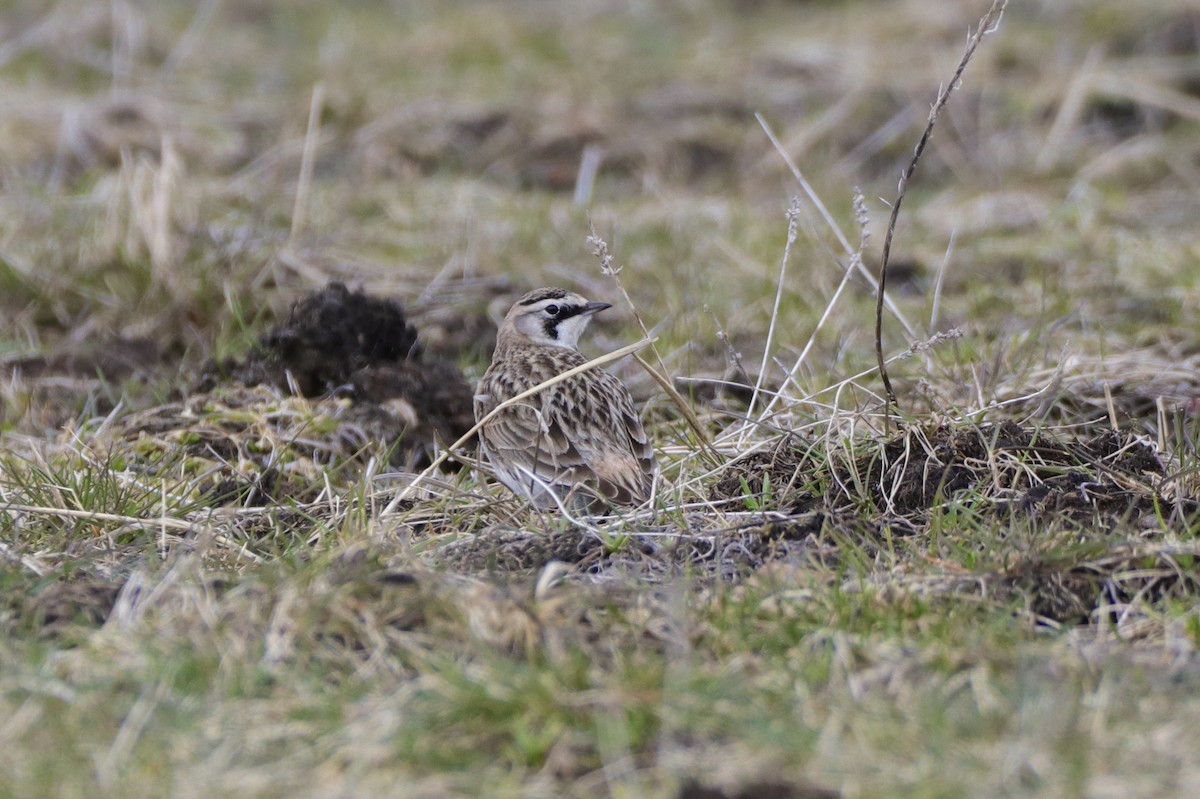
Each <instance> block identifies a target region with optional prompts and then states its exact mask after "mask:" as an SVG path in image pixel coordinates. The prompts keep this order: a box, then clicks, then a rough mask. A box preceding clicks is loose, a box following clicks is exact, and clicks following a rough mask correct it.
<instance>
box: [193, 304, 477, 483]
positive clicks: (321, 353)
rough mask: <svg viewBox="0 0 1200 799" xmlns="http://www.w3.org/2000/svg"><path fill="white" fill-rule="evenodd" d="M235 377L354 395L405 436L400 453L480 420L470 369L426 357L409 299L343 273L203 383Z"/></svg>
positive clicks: (363, 410) (371, 424) (362, 407)
mask: <svg viewBox="0 0 1200 799" xmlns="http://www.w3.org/2000/svg"><path fill="white" fill-rule="evenodd" d="M225 380H233V381H236V382H238V383H242V384H243V385H247V386H254V385H260V384H268V385H273V386H276V387H278V388H280V389H282V390H285V391H287V390H292V389H293V388H294V389H295V390H296V391H298V392H299V393H300V394H302V395H303V396H305V397H319V396H325V395H330V394H335V395H338V396H347V397H350V398H352V399H353V400H354V401H355V408H354V410H353V412H352V414H351V415H352V416H354V417H355V418H356V419H357V421H359V422H360V423H364V424H366V426H367V427H368V428H369V429H372V430H373V431H377V432H378V434H379V435H381V436H383V437H384V438H386V439H389V440H398V441H400V442H401V449H400V450H399V452H398V456H397V457H396V458H394V459H393V460H394V461H411V460H414V458H413V457H412V455H413V454H414V453H418V452H421V451H425V450H427V449H428V448H429V446H430V445H431V444H432V443H433V442H434V440H435V439H441V440H442V441H443V442H444V443H450V442H452V441H454V440H456V439H458V438H459V437H460V436H462V435H463V434H464V433H465V432H466V431H467V430H468V429H470V427H471V425H472V424H474V414H473V411H472V400H471V387H470V386H469V385H468V383H467V381H466V378H464V377H463V374H462V372H461V370H459V368H458V366H457V365H456V364H454V363H452V362H450V361H447V360H442V359H434V358H427V357H425V354H424V352H423V350H422V347H421V345H420V343H419V342H418V340H417V330H416V328H414V327H413V326H412V325H411V324H409V322H408V320H407V318H406V315H405V313H404V309H403V308H402V307H401V306H400V305H399V303H396V302H394V301H393V300H389V299H383V298H378V297H371V296H368V295H366V294H363V293H362V292H359V291H350V290H349V289H347V288H346V286H344V285H343V284H341V283H336V282H335V283H330V284H329V285H328V286H326V287H325V288H324V289H322V290H321V291H318V292H316V293H314V294H310V295H309V296H307V297H305V298H304V299H302V300H300V301H299V302H297V303H296V305H295V306H294V307H293V308H292V312H291V314H290V316H289V317H288V319H287V321H286V322H283V323H282V324H279V325H276V326H275V327H273V328H271V330H269V331H268V332H267V333H266V334H265V335H264V336H262V338H261V339H260V340H259V342H258V344H257V345H255V346H254V347H253V348H252V349H251V350H250V352H249V353H248V354H247V356H246V358H245V359H244V360H242V361H233V360H227V361H225V362H222V363H220V364H216V365H214V367H213V368H212V369H210V370H209V371H208V372H207V373H206V374H205V376H204V377H203V379H202V381H201V385H200V387H199V388H200V390H205V391H207V390H211V389H212V388H214V387H215V386H216V385H217V384H219V383H221V382H224V381H225ZM418 459H419V458H418Z"/></svg>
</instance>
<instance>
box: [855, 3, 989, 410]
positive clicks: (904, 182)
mask: <svg viewBox="0 0 1200 799" xmlns="http://www.w3.org/2000/svg"><path fill="white" fill-rule="evenodd" d="M1007 5H1008V0H993V2H992V7H991V8H990V9H988V12H987V13H986V14H984V15H983V18H982V19H980V20H979V27H978V28H977V29H976V30H975V33H973V34H972V35H971V36H970V38H969V39H967V49H966V51H965V52H963V56H962V59H961V60H960V61H959V62H958V67H957V68H955V70H954V75H953V76H952V77H951V78H950V82H949V83H948V84H946V85H945V86H943V87H942V88H941V90H940V91H939V92H938V96H937V100H935V101H934V103H933V107H932V108H930V109H929V122H928V123H927V124H926V125H925V131H924V132H923V133H922V134H921V139H920V141H918V142H917V147H916V149H915V150H914V151H913V157H912V160H911V161H909V162H908V168H907V169H905V170H904V174H902V175H901V176H900V183H899V185H898V186H897V187H896V201H895V202H894V203H892V214H891V216H890V217H889V218H888V226H887V235H886V236H885V237H884V239H883V255H882V256H881V257H880V260H879V278H878V280H877V281H876V283H877V285H876V293H875V360H876V362H877V363H878V365H879V377H880V378H881V379H882V380H883V389H884V392H885V394H886V395H887V404H886V405H885V406H884V426H885V427H886V426H887V424H888V421H887V420H888V417H889V415H890V413H891V407H892V406H893V405H895V404H896V391H895V390H894V389H893V388H892V381H891V379H890V378H889V377H888V371H887V363H886V361H885V360H884V357H883V301H884V292H885V290H886V287H887V267H888V257H889V256H890V255H891V252H892V237H893V236H894V235H895V232H896V219H897V217H898V216H899V215H900V204H901V203H903V202H904V195H905V194H906V193H907V191H908V181H909V179H911V178H912V175H913V172H914V171H916V168H917V162H918V161H920V160H921V155H922V154H923V153H924V152H925V145H927V144H928V143H929V139H930V137H931V136H932V135H933V128H934V125H936V124H937V120H938V115H939V114H941V112H942V109H943V108H945V106H946V102H947V101H948V100H949V99H950V95H951V93H953V91H954V90H955V89H956V88H958V86H959V82H960V81H961V79H962V74H963V71H964V70H965V69H966V68H967V64H968V63H970V61H971V58H972V57H973V56H974V55H975V48H976V47H978V46H979V43H980V42H981V41H983V37H984V36H987V35H988V34H989V33H991V32H993V31H994V30H996V26H997V25H999V24H1000V17H1001V16H1003V14H1004V9H1005V7H1006V6H1007Z"/></svg>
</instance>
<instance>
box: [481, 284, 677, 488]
mask: <svg viewBox="0 0 1200 799" xmlns="http://www.w3.org/2000/svg"><path fill="white" fill-rule="evenodd" d="M611 307H612V305H611V304H609V303H606V302H591V301H589V300H588V299H586V298H585V297H582V296H580V295H579V294H576V293H574V292H571V291H568V290H566V289H561V288H539V289H535V290H533V291H530V292H529V293H528V294H526V295H525V296H523V297H521V299H519V300H517V302H516V303H515V304H514V305H513V306H512V309H511V310H509V312H508V314H507V315H506V316H505V317H504V321H503V322H502V323H501V324H500V329H499V331H498V333H497V335H496V349H495V352H494V353H493V355H492V361H491V365H490V366H489V367H488V369H487V371H486V372H484V375H483V377H482V378H481V379H480V381H479V386H478V389H477V392H476V394H475V398H474V407H475V420H476V422H480V421H482V420H483V419H484V417H485V416H487V415H488V414H489V413H491V411H492V410H494V409H495V408H496V407H497V406H498V405H500V404H501V403H502V402H504V401H505V400H508V399H510V398H512V397H515V396H517V395H518V394H520V393H521V392H523V391H526V390H528V389H531V388H533V387H534V386H536V385H538V384H539V383H541V382H543V381H545V380H548V379H549V378H552V377H554V376H555V375H559V374H562V373H563V372H565V371H567V370H569V369H571V368H573V367H576V366H579V365H581V364H584V363H586V362H587V359H586V358H585V357H584V356H583V355H582V354H580V352H579V349H578V344H579V337H580V335H582V334H583V331H584V329H585V328H586V327H587V326H588V323H589V322H590V321H591V319H592V317H593V316H594V315H595V314H597V313H599V312H600V311H603V310H605V309H606V308H611ZM479 441H480V446H481V449H482V452H483V455H484V457H485V458H486V459H487V461H488V462H489V463H490V464H491V466H492V469H493V470H494V472H495V474H496V477H497V478H498V479H499V480H500V482H502V483H503V484H504V485H506V486H507V487H508V488H509V489H510V490H512V491H513V492H514V493H515V494H517V495H519V496H522V497H524V498H526V499H528V500H530V501H531V502H532V503H533V504H534V506H536V507H539V508H551V507H555V506H557V505H558V504H559V503H560V502H561V503H563V507H566V508H569V509H574V510H579V509H583V510H597V509H601V508H604V507H605V506H607V505H610V504H612V505H640V504H642V503H644V502H646V501H647V500H648V499H649V498H650V494H651V491H652V487H653V483H654V476H655V473H656V469H657V464H656V461H655V457H654V449H653V447H652V446H651V444H650V439H649V437H648V436H647V435H646V431H645V428H644V427H643V426H642V420H641V417H640V416H639V415H638V412H637V409H636V408H635V407H634V404H633V398H632V397H630V395H629V390H628V389H627V388H626V387H625V385H624V384H623V383H621V381H620V380H619V379H617V378H616V377H615V376H613V375H612V374H610V373H608V372H605V371H602V370H601V369H590V370H587V371H584V372H580V373H579V374H576V375H573V376H572V377H569V378H567V379H566V380H563V381H562V382H559V383H556V384H554V385H552V386H550V387H548V388H546V389H543V390H542V391H540V392H538V393H536V394H534V395H532V396H530V397H527V398H526V399H524V400H522V401H521V402H519V403H516V404H514V405H512V406H511V407H508V408H505V409H503V410H501V411H500V412H499V413H498V414H496V416H495V417H493V418H492V419H489V420H488V421H487V423H486V424H483V426H482V427H481V428H480V430H479Z"/></svg>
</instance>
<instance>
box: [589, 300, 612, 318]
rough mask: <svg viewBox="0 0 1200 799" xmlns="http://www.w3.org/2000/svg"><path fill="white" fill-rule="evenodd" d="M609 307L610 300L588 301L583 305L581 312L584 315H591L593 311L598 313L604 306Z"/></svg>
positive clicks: (610, 305) (610, 304)
mask: <svg viewBox="0 0 1200 799" xmlns="http://www.w3.org/2000/svg"><path fill="white" fill-rule="evenodd" d="M611 307H612V303H611V302H589V303H588V304H587V305H585V306H583V311H582V314H583V315H584V316H591V315H592V314H594V313H600V312H601V311H603V310H604V309H605V308H611Z"/></svg>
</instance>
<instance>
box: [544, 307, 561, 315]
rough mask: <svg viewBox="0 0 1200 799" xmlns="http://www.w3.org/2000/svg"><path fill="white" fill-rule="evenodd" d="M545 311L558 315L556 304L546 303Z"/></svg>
mask: <svg viewBox="0 0 1200 799" xmlns="http://www.w3.org/2000/svg"><path fill="white" fill-rule="evenodd" d="M546 313H548V314H550V315H551V316H558V306H557V305H547V306H546Z"/></svg>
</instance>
